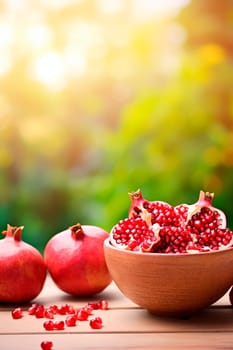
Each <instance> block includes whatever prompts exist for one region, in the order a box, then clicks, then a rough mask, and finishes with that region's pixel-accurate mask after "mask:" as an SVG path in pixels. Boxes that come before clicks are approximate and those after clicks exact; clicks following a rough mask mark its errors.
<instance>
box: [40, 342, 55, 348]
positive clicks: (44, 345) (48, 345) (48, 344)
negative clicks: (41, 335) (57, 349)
mask: <svg viewBox="0 0 233 350" xmlns="http://www.w3.org/2000/svg"><path fill="white" fill-rule="evenodd" d="M40 347H41V349H42V350H52V348H53V342H52V341H48V340H47V341H42V342H41V344H40Z"/></svg>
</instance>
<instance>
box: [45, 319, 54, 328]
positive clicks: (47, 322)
mask: <svg viewBox="0 0 233 350" xmlns="http://www.w3.org/2000/svg"><path fill="white" fill-rule="evenodd" d="M43 326H44V329H45V330H46V331H53V330H54V329H55V326H54V321H51V320H49V321H45V322H44V323H43Z"/></svg>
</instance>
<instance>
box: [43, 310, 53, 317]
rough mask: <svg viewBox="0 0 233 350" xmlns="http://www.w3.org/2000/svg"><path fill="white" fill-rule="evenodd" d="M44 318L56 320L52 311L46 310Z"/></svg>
mask: <svg viewBox="0 0 233 350" xmlns="http://www.w3.org/2000/svg"><path fill="white" fill-rule="evenodd" d="M44 317H45V318H50V319H53V318H54V313H53V311H52V310H50V309H46V310H45V312H44Z"/></svg>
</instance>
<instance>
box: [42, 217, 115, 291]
mask: <svg viewBox="0 0 233 350" xmlns="http://www.w3.org/2000/svg"><path fill="white" fill-rule="evenodd" d="M108 236H109V234H108V233H107V232H106V231H104V230H103V229H102V228H100V227H96V226H91V225H82V226H81V225H80V224H76V225H74V226H71V227H70V228H69V229H66V230H65V231H62V232H60V233H57V234H56V235H55V236H53V237H52V238H51V239H50V240H49V241H48V243H47V244H46V247H45V250H44V259H45V263H46V265H47V268H48V271H49V273H50V275H51V277H52V279H53V280H54V282H55V283H56V285H57V286H58V287H59V288H60V289H61V290H63V291H64V292H66V293H68V294H71V295H75V296H85V295H91V294H96V293H99V292H101V291H102V290H103V289H105V288H106V287H107V286H108V285H109V284H110V282H111V281H112V279H111V276H110V274H109V272H108V268H107V265H106V262H105V256H104V249H103V242H104V240H105V239H106V238H107V237H108Z"/></svg>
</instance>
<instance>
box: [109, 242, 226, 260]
mask: <svg viewBox="0 0 233 350" xmlns="http://www.w3.org/2000/svg"><path fill="white" fill-rule="evenodd" d="M104 246H105V247H108V248H110V249H112V250H115V251H118V252H121V253H123V254H132V255H139V256H150V257H151V256H157V257H158V256H159V257H163V258H165V257H173V258H174V257H175V258H179V257H180V258H182V257H183V258H184V257H194V256H206V255H220V254H226V253H227V252H230V251H232V252H233V246H231V247H228V248H224V249H222V250H210V251H206V252H195V253H194V252H193V253H177V254H176V253H152V252H140V251H134V250H128V249H121V248H118V247H115V246H114V245H113V244H112V243H111V241H110V237H107V238H106V239H105V240H104Z"/></svg>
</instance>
